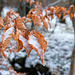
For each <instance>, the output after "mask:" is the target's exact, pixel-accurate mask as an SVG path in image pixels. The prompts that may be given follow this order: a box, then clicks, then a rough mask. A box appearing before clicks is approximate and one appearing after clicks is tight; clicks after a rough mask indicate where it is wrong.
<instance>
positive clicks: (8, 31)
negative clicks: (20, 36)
mask: <svg viewBox="0 0 75 75" xmlns="http://www.w3.org/2000/svg"><path fill="white" fill-rule="evenodd" d="M13 29H14V27H11V28H9V29H8V30H6V32H5V33H4V39H3V42H4V41H5V40H6V39H7V38H8V37H10V36H9V35H10V34H12V32H13Z"/></svg>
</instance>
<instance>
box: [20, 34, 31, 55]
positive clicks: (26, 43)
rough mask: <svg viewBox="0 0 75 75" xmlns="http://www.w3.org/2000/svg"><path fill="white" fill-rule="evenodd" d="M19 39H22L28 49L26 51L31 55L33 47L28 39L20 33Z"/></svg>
mask: <svg viewBox="0 0 75 75" xmlns="http://www.w3.org/2000/svg"><path fill="white" fill-rule="evenodd" d="M19 40H20V41H22V43H23V47H24V48H25V50H26V53H27V55H28V56H29V54H30V52H31V50H32V47H31V46H30V45H29V44H28V41H27V39H26V38H24V37H23V36H22V35H19Z"/></svg>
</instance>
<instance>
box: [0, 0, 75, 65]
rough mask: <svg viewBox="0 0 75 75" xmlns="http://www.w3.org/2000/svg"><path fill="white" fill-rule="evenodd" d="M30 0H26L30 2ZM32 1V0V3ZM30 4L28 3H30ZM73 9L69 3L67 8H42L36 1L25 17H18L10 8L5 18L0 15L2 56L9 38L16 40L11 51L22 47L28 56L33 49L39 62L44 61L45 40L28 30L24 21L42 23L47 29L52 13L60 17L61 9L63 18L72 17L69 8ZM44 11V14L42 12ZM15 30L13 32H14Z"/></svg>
mask: <svg viewBox="0 0 75 75" xmlns="http://www.w3.org/2000/svg"><path fill="white" fill-rule="evenodd" d="M30 1H31V0H26V2H30ZM33 3H34V1H32V4H33ZM32 4H30V5H32ZM72 9H74V11H75V5H71V6H70V7H69V9H68V10H67V9H66V8H65V7H58V6H54V7H47V8H46V9H43V10H42V6H41V3H40V2H39V1H37V2H36V5H35V8H34V9H31V10H30V11H29V13H28V14H27V16H26V17H20V15H19V13H17V12H15V11H12V10H10V11H9V12H8V13H7V15H6V17H5V19H4V20H3V19H2V18H1V17H0V28H3V29H4V30H3V35H2V40H1V42H0V53H1V55H2V56H4V57H6V58H7V56H6V55H5V54H4V51H5V50H6V48H7V46H8V45H9V42H10V39H11V38H13V40H16V43H17V49H14V50H12V51H14V52H15V53H16V52H19V51H20V50H21V49H22V48H23V47H24V48H25V50H26V53H27V55H28V56H29V54H30V52H31V51H32V50H33V49H34V50H35V51H36V52H37V54H38V55H39V57H40V59H41V62H42V63H43V65H45V63H44V52H45V51H46V48H47V42H46V41H45V39H44V36H43V35H41V34H40V33H39V32H37V31H35V30H31V31H28V29H27V28H26V26H25V23H26V22H30V23H32V21H33V23H34V25H37V26H40V25H42V23H43V28H45V29H47V30H48V24H49V25H50V27H51V24H50V22H49V21H50V20H52V19H53V18H54V16H53V15H54V14H55V15H56V16H57V17H58V19H60V17H61V11H62V12H63V15H64V16H63V20H64V19H65V18H66V17H67V16H68V15H69V16H70V18H71V19H72V18H73V16H74V14H73V13H71V10H72ZM43 12H45V14H43ZM45 18H47V19H48V22H46V21H45ZM14 31H15V33H14ZM9 51H10V52H11V49H9Z"/></svg>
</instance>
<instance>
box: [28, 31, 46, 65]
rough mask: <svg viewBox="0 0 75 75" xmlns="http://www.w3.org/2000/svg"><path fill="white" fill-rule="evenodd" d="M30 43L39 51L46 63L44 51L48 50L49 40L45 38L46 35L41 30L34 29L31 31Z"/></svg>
mask: <svg viewBox="0 0 75 75" xmlns="http://www.w3.org/2000/svg"><path fill="white" fill-rule="evenodd" d="M28 43H29V44H30V45H31V46H32V47H33V49H34V50H35V51H36V52H37V54H38V55H39V57H40V59H41V61H42V63H43V65H45V64H44V52H45V51H46V47H47V42H46V41H45V40H44V37H43V36H42V35H41V34H40V33H39V32H36V31H34V30H33V31H31V32H30V35H29V39H28Z"/></svg>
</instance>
